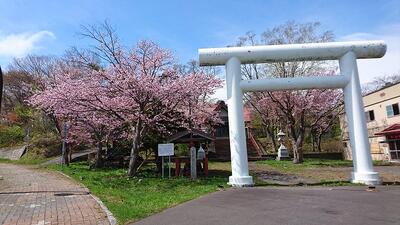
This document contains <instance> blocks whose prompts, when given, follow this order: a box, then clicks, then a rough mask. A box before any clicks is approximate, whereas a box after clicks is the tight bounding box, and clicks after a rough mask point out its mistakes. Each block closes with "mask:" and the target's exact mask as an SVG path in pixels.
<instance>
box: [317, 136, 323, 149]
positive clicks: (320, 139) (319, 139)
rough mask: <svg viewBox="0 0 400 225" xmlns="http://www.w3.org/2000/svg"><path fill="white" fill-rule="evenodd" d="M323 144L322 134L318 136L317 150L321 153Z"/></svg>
mask: <svg viewBox="0 0 400 225" xmlns="http://www.w3.org/2000/svg"><path fill="white" fill-rule="evenodd" d="M321 142H322V133H320V134H318V136H317V149H318V152H321V151H322V150H321Z"/></svg>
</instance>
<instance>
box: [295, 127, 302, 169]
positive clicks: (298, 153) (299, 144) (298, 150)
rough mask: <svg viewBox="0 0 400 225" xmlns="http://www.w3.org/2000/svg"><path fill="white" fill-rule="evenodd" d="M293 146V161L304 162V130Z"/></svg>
mask: <svg viewBox="0 0 400 225" xmlns="http://www.w3.org/2000/svg"><path fill="white" fill-rule="evenodd" d="M293 142H294V146H293V163H303V161H304V159H303V142H304V132H303V131H301V132H300V134H299V136H298V137H297V139H296V141H293Z"/></svg>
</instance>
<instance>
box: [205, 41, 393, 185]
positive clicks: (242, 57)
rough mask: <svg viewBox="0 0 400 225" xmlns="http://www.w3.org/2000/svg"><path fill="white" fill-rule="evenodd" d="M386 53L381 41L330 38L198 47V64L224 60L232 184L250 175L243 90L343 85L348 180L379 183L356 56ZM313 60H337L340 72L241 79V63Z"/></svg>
mask: <svg viewBox="0 0 400 225" xmlns="http://www.w3.org/2000/svg"><path fill="white" fill-rule="evenodd" d="M385 53H386V44H385V43H384V42H383V41H359V42H331V43H312V44H292V45H270V46H249V47H231V48H208V49H199V61H200V65H201V66H216V65H225V67H226V85H227V91H228V93H227V97H228V101H227V102H228V116H229V138H230V146H231V165H232V176H230V177H229V184H231V185H232V186H240V187H243V186H252V185H253V178H252V177H251V176H249V170H248V161H247V148H246V137H245V130H244V121H243V92H247V91H279V90H293V89H315V88H319V89H326V88H342V89H343V92H344V101H345V110H346V115H347V119H348V124H349V125H348V126H349V135H350V143H351V146H352V151H353V173H352V182H354V183H364V184H378V183H380V179H379V176H378V173H377V172H375V171H374V170H373V167H372V159H371V154H370V147H369V143H368V136H367V127H366V122H365V115H364V109H363V108H364V107H363V102H362V97H361V87H360V81H359V77H358V69H357V59H366V58H380V57H382V56H384V55H385ZM307 60H308V61H312V60H339V66H340V75H338V76H329V77H295V78H276V79H258V80H242V75H241V64H253V63H266V62H287V61H307Z"/></svg>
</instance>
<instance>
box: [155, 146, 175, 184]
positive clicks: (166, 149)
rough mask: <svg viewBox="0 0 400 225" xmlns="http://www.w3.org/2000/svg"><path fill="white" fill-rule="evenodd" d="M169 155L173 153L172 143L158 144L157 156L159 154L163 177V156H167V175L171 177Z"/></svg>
mask: <svg viewBox="0 0 400 225" xmlns="http://www.w3.org/2000/svg"><path fill="white" fill-rule="evenodd" d="M171 155H174V144H173V143H168V144H158V156H161V165H162V170H161V174H162V177H163V178H164V156H168V177H171Z"/></svg>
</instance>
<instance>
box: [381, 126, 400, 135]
mask: <svg viewBox="0 0 400 225" xmlns="http://www.w3.org/2000/svg"><path fill="white" fill-rule="evenodd" d="M389 134H400V123H396V124H393V125H391V126H389V127H388V128H385V129H383V130H382V131H381V132H378V133H376V134H375V135H389Z"/></svg>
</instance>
